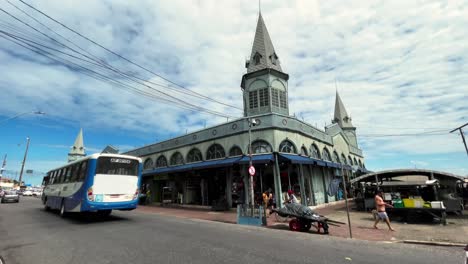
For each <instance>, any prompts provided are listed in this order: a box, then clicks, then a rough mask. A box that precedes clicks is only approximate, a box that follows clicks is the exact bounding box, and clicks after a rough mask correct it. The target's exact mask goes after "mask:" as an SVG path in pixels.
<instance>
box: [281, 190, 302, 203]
mask: <svg viewBox="0 0 468 264" xmlns="http://www.w3.org/2000/svg"><path fill="white" fill-rule="evenodd" d="M284 203H285V204H286V203H295V204H298V203H299V200H298V199H297V197H296V195H294V191H293V190H288V199H287V200H286V201H285V202H284Z"/></svg>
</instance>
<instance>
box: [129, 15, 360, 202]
mask: <svg viewBox="0 0 468 264" xmlns="http://www.w3.org/2000/svg"><path fill="white" fill-rule="evenodd" d="M245 67H246V69H247V72H246V73H245V74H244V75H243V76H242V81H241V84H240V86H241V91H242V96H243V102H244V117H243V118H240V119H237V120H233V121H230V122H226V123H223V124H220V125H216V126H213V127H209V128H205V129H202V130H199V131H196V132H193V133H189V134H186V135H183V136H180V137H175V138H172V139H169V140H166V141H162V142H158V143H154V144H150V145H147V146H144V147H141V148H137V149H134V150H131V151H128V152H126V153H125V154H128V155H134V156H138V157H141V158H142V159H143V161H144V171H143V177H144V179H143V182H144V185H143V186H150V188H151V190H152V192H151V193H152V200H153V201H154V202H163V201H166V200H170V201H171V202H174V203H180V204H191V205H202V206H217V205H221V206H223V205H227V206H228V207H231V206H235V205H236V204H238V203H249V202H250V200H249V176H248V165H249V142H251V148H252V153H253V156H252V163H253V165H254V167H255V169H256V173H255V176H254V193H255V202H260V201H261V194H262V192H264V191H265V190H267V189H271V190H272V191H273V192H274V194H275V195H274V196H275V201H276V204H277V205H281V204H282V203H283V194H284V193H285V192H287V190H293V191H294V192H295V193H296V195H297V196H298V197H299V198H300V200H301V203H303V204H304V205H318V204H323V203H328V202H332V201H335V200H336V199H337V195H336V189H337V188H340V186H339V180H337V179H341V173H342V171H343V172H344V174H345V175H346V178H347V179H349V178H350V177H353V176H355V175H356V174H357V173H359V172H363V171H365V165H364V163H365V162H364V156H363V153H362V150H361V149H360V148H359V146H358V141H357V135H356V127H354V126H353V124H352V120H351V118H350V116H349V115H348V113H347V111H346V109H345V106H344V104H343V102H342V100H341V98H340V96H339V94H338V92H337V93H336V99H335V100H336V101H335V112H334V118H333V122H332V124H331V125H329V126H327V127H325V128H324V129H319V128H316V127H314V126H312V125H311V124H308V123H306V122H304V121H302V120H299V119H298V118H296V117H294V116H291V115H290V113H289V100H288V91H289V89H288V79H289V75H288V74H287V73H286V72H284V71H283V70H282V68H281V63H280V59H279V54H277V53H276V51H275V49H274V47H273V43H272V41H271V39H270V36H269V34H268V30H267V28H266V25H265V23H264V20H263V18H262V15H261V14H259V17H258V23H257V28H256V31H255V37H254V41H253V46H252V51H251V54H250V59H249V60H248V61H247V62H246V65H245ZM249 135H250V136H249ZM250 138H251V141H249V139H250ZM337 176H338V177H337ZM163 195H164V197H163Z"/></svg>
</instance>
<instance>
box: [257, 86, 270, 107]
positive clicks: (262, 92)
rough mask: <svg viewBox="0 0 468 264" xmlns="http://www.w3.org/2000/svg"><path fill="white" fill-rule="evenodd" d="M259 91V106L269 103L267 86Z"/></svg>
mask: <svg viewBox="0 0 468 264" xmlns="http://www.w3.org/2000/svg"><path fill="white" fill-rule="evenodd" d="M259 93H260V107H262V106H268V105H269V103H268V102H269V98H268V88H264V89H261V90H259Z"/></svg>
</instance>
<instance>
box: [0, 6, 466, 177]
mask: <svg viewBox="0 0 468 264" xmlns="http://www.w3.org/2000/svg"><path fill="white" fill-rule="evenodd" d="M10 2H11V3H13V4H14V5H17V6H18V7H20V8H21V9H24V10H25V11H27V12H28V13H29V14H31V15H33V16H34V17H35V18H36V19H38V20H39V21H40V22H41V23H43V24H45V25H47V26H48V27H50V28H52V29H54V30H55V31H56V32H58V33H60V34H62V35H63V36H65V37H66V38H67V39H69V40H71V41H73V43H74V44H75V45H77V46H79V47H80V48H82V49H83V50H85V51H86V52H89V53H90V54H93V56H98V57H99V58H101V59H102V60H105V61H106V62H107V63H109V64H111V65H113V66H115V67H118V68H119V69H122V70H123V71H125V72H128V73H131V74H135V75H137V76H138V77H139V78H142V79H143V80H146V81H150V82H152V83H159V84H162V85H168V83H167V82H166V81H164V80H162V79H160V78H158V77H157V76H154V75H152V74H150V73H148V72H145V71H143V70H141V69H139V68H137V67H135V66H134V65H131V64H129V63H128V62H126V61H124V60H121V59H119V58H117V57H115V56H113V55H112V54H110V53H108V52H106V51H105V50H103V49H101V48H99V47H97V46H96V45H94V44H92V43H90V42H88V41H86V40H84V39H82V38H80V37H78V36H77V35H75V34H73V33H71V32H70V31H67V30H65V29H64V28H62V27H60V26H59V25H57V24H55V23H53V22H51V21H50V20H47V19H46V18H44V17H42V16H40V15H39V14H38V13H34V12H33V11H32V9H29V8H28V7H26V6H25V5H23V4H21V2H19V1H17V0H10ZM31 4H32V5H34V6H35V7H37V8H39V9H40V10H42V11H44V12H46V13H47V14H49V15H50V16H52V17H53V18H55V19H57V20H59V21H61V22H63V23H65V24H66V25H68V26H70V27H71V28H73V29H75V30H77V31H78V32H81V33H83V34H84V35H86V36H88V37H89V38H91V39H93V40H95V41H97V42H98V43H100V44H102V45H104V46H105V47H108V48H110V49H112V50H113V51H115V52H117V53H119V54H122V55H124V56H125V57H127V58H129V59H131V60H132V61H134V62H137V63H138V64H140V65H143V66H144V67H146V68H148V69H151V71H153V72H156V73H158V74H160V75H162V76H165V77H167V78H169V79H170V80H172V81H175V82H177V83H179V84H182V85H183V86H185V87H186V88H187V89H189V90H191V91H196V92H198V93H201V94H205V95H208V96H209V97H210V98H213V99H215V100H217V101H221V102H225V103H227V104H229V105H233V106H236V107H242V97H241V89H240V80H241V76H242V74H244V73H245V68H244V63H245V59H246V58H247V57H248V56H249V54H250V51H251V45H252V41H253V36H254V32H255V26H256V21H257V17H258V5H257V4H256V3H253V2H252V1H247V0H244V1H214V0H212V1H208V0H206V1H156V2H155V1H130V2H129V1H124V0H117V1H91V0H85V1H79V2H77V1H58V0H52V1H34V3H32V2H31ZM0 7H1V8H3V9H4V10H5V11H8V12H9V13H11V14H13V15H15V16H17V17H18V18H21V19H22V20H23V21H27V22H28V23H30V25H34V26H35V27H37V28H39V29H41V30H43V31H44V32H48V33H49V34H51V36H53V37H54V38H58V36H57V35H54V34H53V33H51V32H50V31H47V29H45V28H44V27H42V26H41V25H39V24H37V22H36V21H34V20H32V19H31V18H29V17H27V16H25V15H24V14H23V13H21V12H20V11H18V10H17V9H16V8H15V7H14V6H12V5H10V4H8V3H7V2H4V3H3V4H2V5H1V6H0ZM262 14H263V18H264V20H265V23H266V25H267V27H268V30H269V33H270V36H271V38H272V41H273V44H274V46H275V50H276V53H277V54H278V56H279V58H280V60H281V66H282V68H283V70H284V71H286V72H287V73H289V75H290V80H289V100H290V101H289V103H290V110H291V114H295V115H296V116H298V117H300V118H303V119H304V120H305V121H307V122H309V123H311V124H313V125H316V126H317V127H320V128H323V127H324V125H325V124H329V123H330V120H331V119H332V115H333V107H334V105H333V104H334V100H335V98H334V94H335V89H336V88H335V79H336V80H337V86H338V90H339V92H340V95H341V98H342V99H343V101H344V104H345V106H346V108H347V111H348V113H350V114H351V116H352V119H353V124H354V125H355V126H357V133H358V141H359V144H360V146H361V148H362V149H363V151H364V153H365V158H366V165H367V167H368V168H369V169H371V170H381V169H389V168H407V167H417V168H431V169H437V170H443V171H448V172H452V173H456V174H459V175H467V174H468V159H467V156H466V153H465V150H464V147H463V144H462V142H461V138H460V135H458V134H448V131H449V130H450V129H452V128H455V127H457V126H460V125H462V124H464V123H466V122H468V121H467V120H468V105H467V103H466V102H467V101H468V75H467V74H466V72H468V63H467V62H468V46H466V43H467V42H468V32H467V30H466V25H467V24H468V15H467V14H468V4H467V3H466V2H465V1H456V0H453V1H346V2H343V1H305V0H304V1H300V0H296V1H287V2H284V1H267V0H264V1H262ZM227 18H228V19H227ZM0 30H4V31H7V32H10V33H15V34H18V35H20V36H26V37H29V38H33V39H35V40H37V41H39V42H41V43H48V44H50V43H51V42H50V41H47V39H45V38H44V36H42V35H40V34H38V33H37V32H35V31H33V30H31V29H30V28H27V27H26V26H24V25H22V24H20V23H19V22H18V21H16V20H14V19H12V18H11V17H9V16H8V15H6V14H5V13H3V12H0ZM59 49H61V48H59ZM62 50H63V49H62ZM0 61H1V64H0V94H1V96H0V128H1V129H0V155H2V157H3V155H4V154H8V163H7V167H6V169H7V170H9V171H8V173H10V175H15V172H16V171H19V170H20V164H21V160H22V157H23V154H24V149H25V143H26V137H27V136H29V137H30V138H31V146H30V151H29V156H28V160H27V163H26V168H27V169H32V170H34V171H35V172H44V171H47V170H49V169H51V168H53V167H55V166H59V165H61V164H63V163H64V162H65V161H66V155H67V153H68V151H69V148H70V146H71V145H72V144H73V142H74V140H75V137H76V135H77V133H78V131H79V129H80V127H82V128H83V130H84V141H85V146H86V148H87V153H92V152H96V151H100V150H101V149H103V148H104V147H105V146H106V145H108V144H112V145H115V146H118V147H119V148H120V149H121V150H129V149H131V148H133V147H137V146H142V145H145V144H149V143H151V142H155V141H160V140H164V139H168V138H170V137H173V136H177V135H181V134H184V133H185V132H186V131H188V132H190V131H194V130H198V129H201V128H203V127H204V126H205V125H206V126H210V125H215V124H219V123H222V122H225V121H226V120H227V119H226V118H225V117H219V116H215V115H211V114H207V113H202V112H198V111H195V112H194V111H187V110H185V109H181V108H178V107H175V106H173V105H171V104H169V103H167V102H166V101H164V99H162V98H164V96H163V95H161V94H160V95H159V96H160V97H159V99H154V98H153V99H150V98H147V97H144V96H141V95H137V94H135V93H131V92H129V91H127V90H124V89H121V88H119V87H115V86H113V85H110V84H109V83H104V82H101V81H98V80H96V79H93V78H90V77H89V76H87V75H85V74H83V72H82V71H78V70H76V69H71V68H69V67H64V66H63V65H60V64H58V63H54V62H52V61H50V60H49V59H46V58H44V57H41V56H39V55H37V54H36V53H33V52H30V51H27V50H26V49H24V48H22V47H19V46H17V45H16V44H14V43H12V42H10V41H7V40H5V39H4V38H0ZM146 84H148V82H146ZM140 87H141V89H147V88H148V87H144V86H140ZM157 88H158V89H160V90H161V91H163V92H166V93H168V94H171V95H176V96H177V98H180V99H183V100H186V101H189V102H191V103H194V104H196V105H199V106H203V107H205V108H208V109H210V110H214V111H217V112H221V113H225V114H227V115H230V116H232V117H236V116H241V112H240V111H239V110H237V109H235V108H231V107H227V106H225V105H222V104H217V103H214V102H211V101H209V100H205V99H201V98H193V97H189V96H187V95H184V94H181V93H177V94H176V93H175V92H174V91H173V90H169V89H167V88H162V87H157ZM37 110H40V111H44V112H46V113H47V114H46V115H43V116H38V115H33V114H28V115H23V116H21V117H18V118H16V119H13V120H8V121H2V120H5V119H8V118H9V117H12V116H15V115H17V114H20V113H25V112H30V111H37ZM467 130H468V128H467ZM432 131H436V132H434V133H433V134H435V135H431V132H432ZM421 133H423V134H421ZM424 133H426V134H424ZM427 133H429V134H427ZM401 134H405V135H406V136H398V135H401ZM38 174H40V173H38ZM26 179H27V181H31V182H33V183H37V182H39V181H40V177H39V176H38V175H26Z"/></svg>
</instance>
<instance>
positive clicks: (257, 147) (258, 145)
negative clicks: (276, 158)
mask: <svg viewBox="0 0 468 264" xmlns="http://www.w3.org/2000/svg"><path fill="white" fill-rule="evenodd" d="M271 152H273V149H272V148H271V145H270V143H268V142H266V141H265V140H256V141H254V142H252V153H271Z"/></svg>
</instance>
